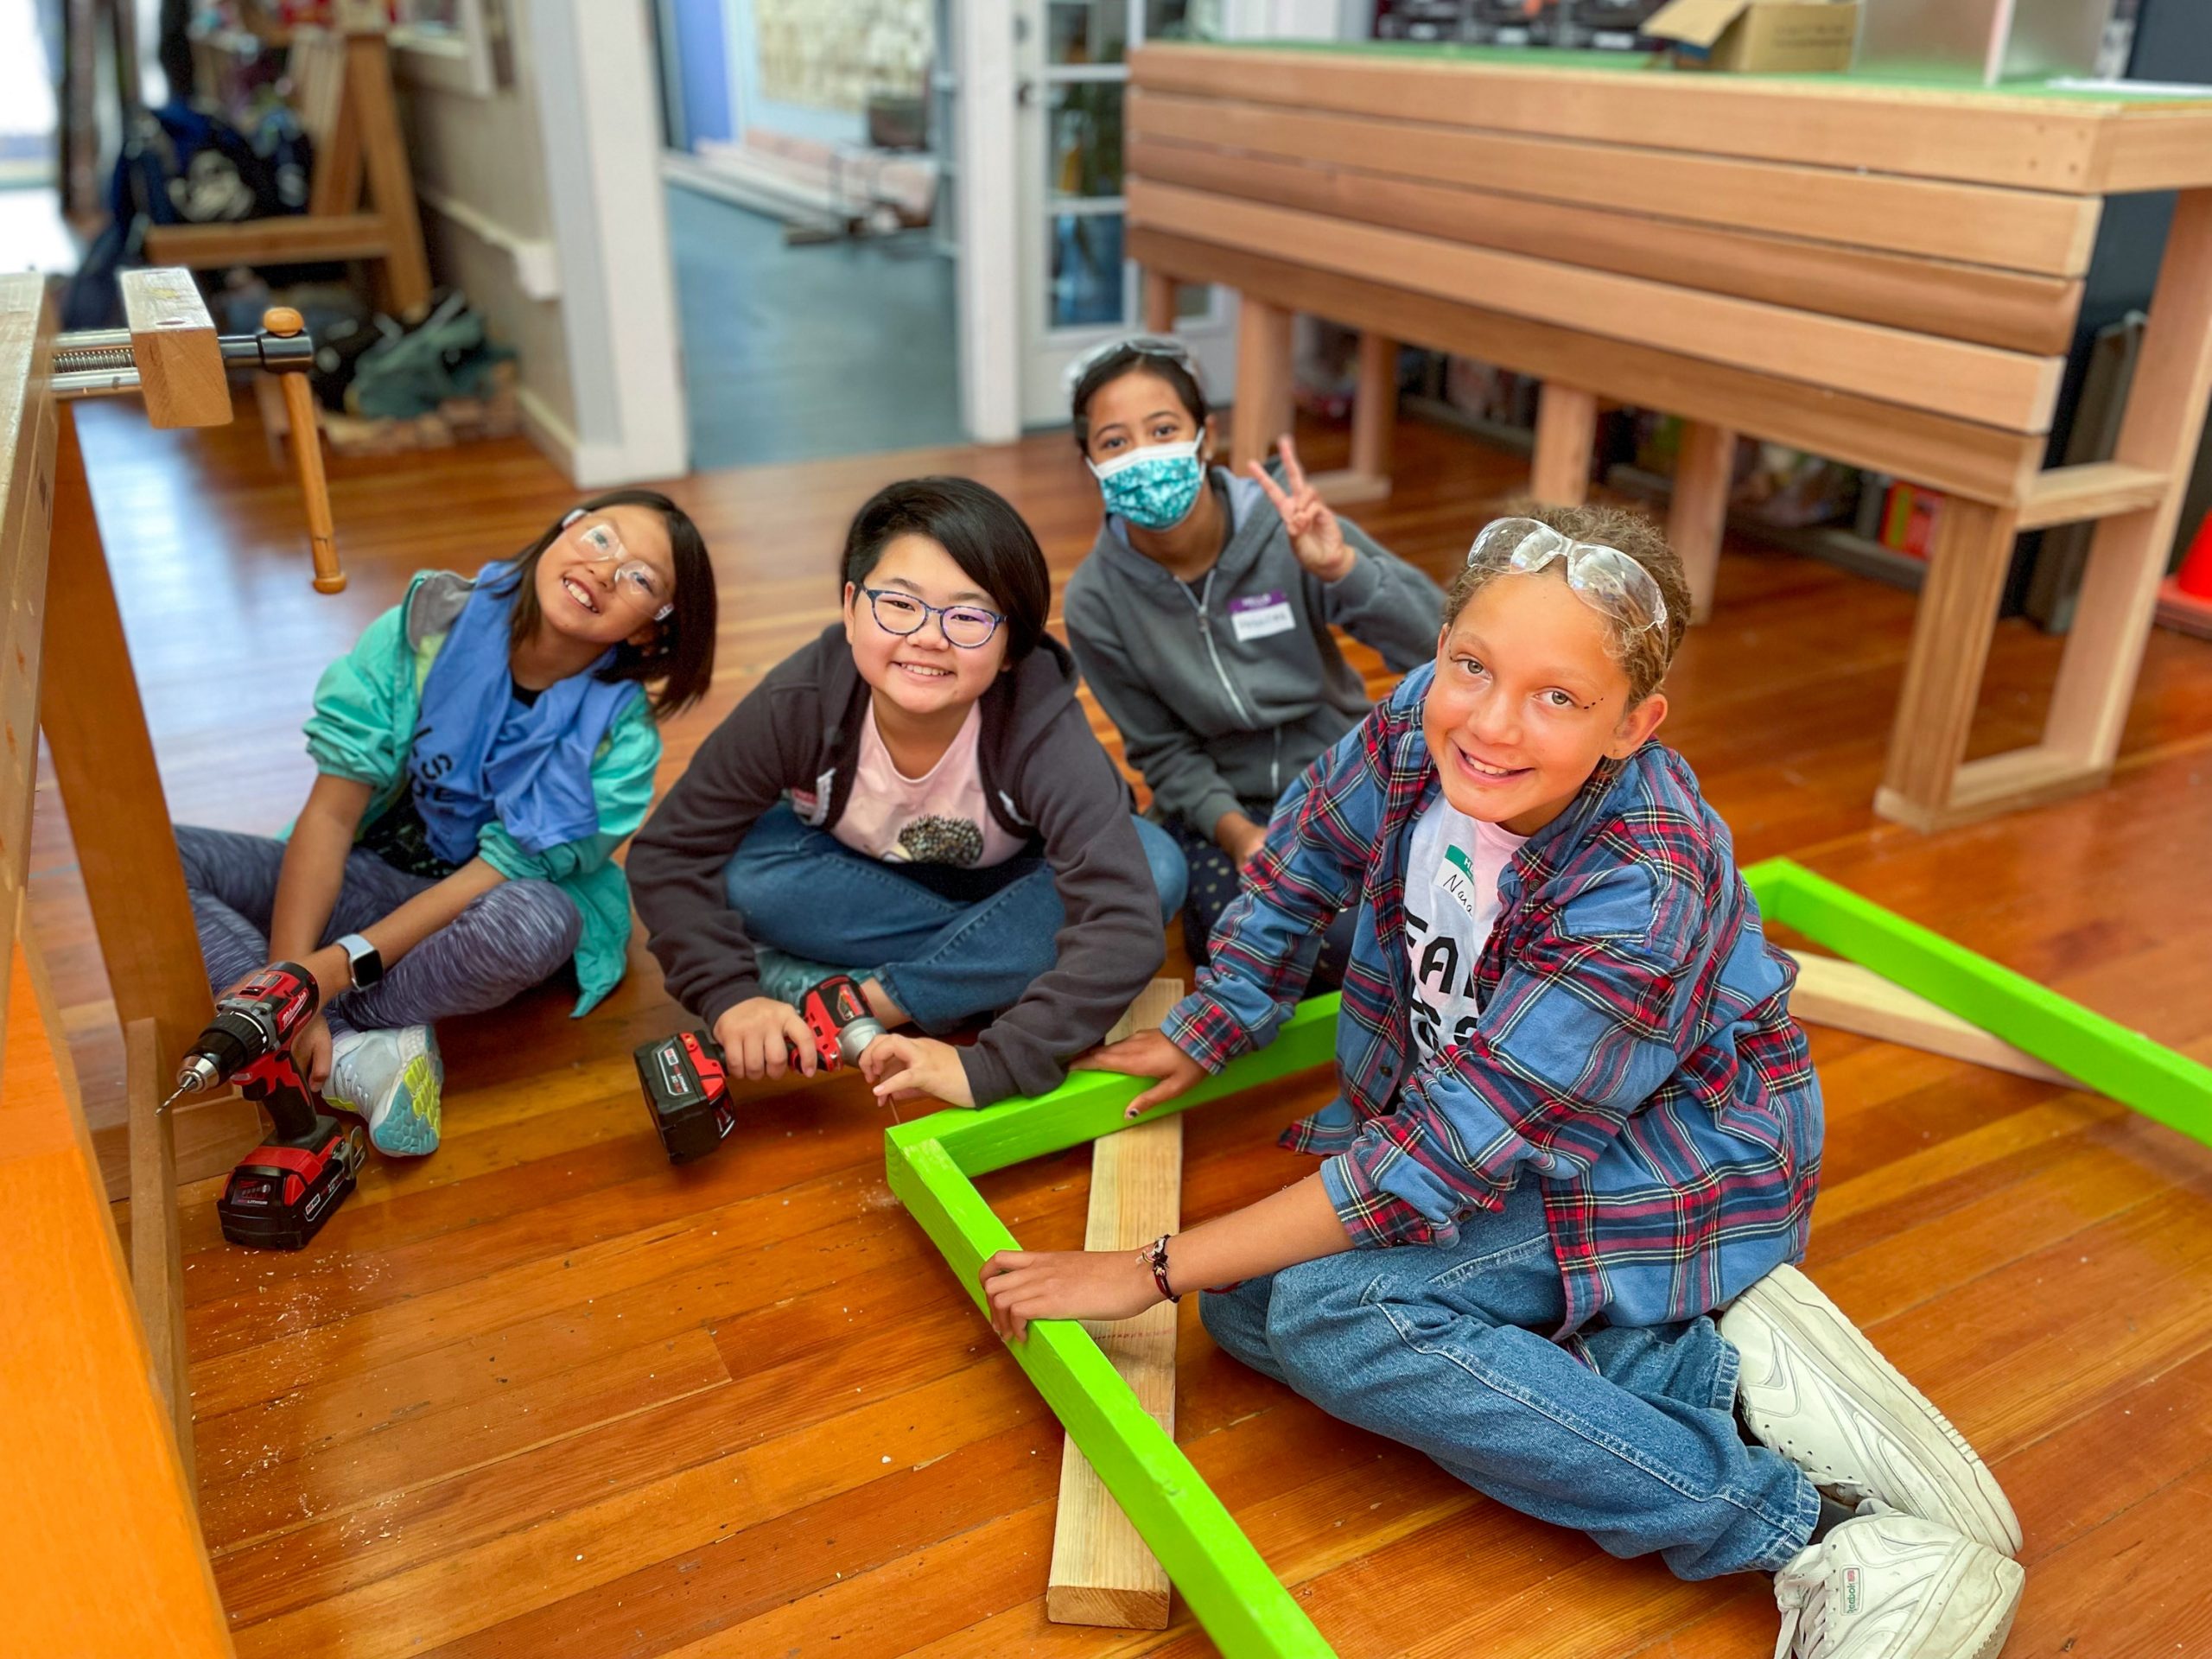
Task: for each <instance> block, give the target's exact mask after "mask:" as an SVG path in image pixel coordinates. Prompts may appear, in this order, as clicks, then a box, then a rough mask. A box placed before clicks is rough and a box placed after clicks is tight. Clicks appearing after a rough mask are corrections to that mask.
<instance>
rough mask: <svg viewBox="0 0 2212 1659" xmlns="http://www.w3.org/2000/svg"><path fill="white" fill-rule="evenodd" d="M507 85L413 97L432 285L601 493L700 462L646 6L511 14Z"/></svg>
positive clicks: (565, 0)
mask: <svg viewBox="0 0 2212 1659" xmlns="http://www.w3.org/2000/svg"><path fill="white" fill-rule="evenodd" d="M507 16H508V27H509V35H510V38H511V41H512V60H513V65H514V74H513V85H512V86H510V87H506V88H496V87H494V88H493V89H490V90H489V91H487V92H483V93H481V94H478V93H475V92H467V91H461V90H452V89H448V88H446V87H443V86H423V85H420V84H416V85H409V84H406V83H405V82H404V80H403V85H402V88H401V91H402V95H403V99H404V104H405V106H406V108H405V114H404V119H405V122H406V125H407V136H408V148H409V154H410V158H411V160H412V162H413V166H414V170H415V175H416V181H417V186H418V188H419V189H420V191H421V194H422V196H423V223H424V228H425V231H426V233H427V234H428V236H429V242H430V249H431V264H432V269H433V271H434V273H435V275H436V277H438V278H439V279H440V280H441V281H445V282H452V283H458V284H459V285H461V287H463V288H465V289H467V292H468V295H469V297H470V299H471V300H472V301H473V302H474V303H475V304H476V305H477V306H478V307H480V308H481V309H482V311H483V312H484V314H485V317H486V321H487V322H488V323H489V325H490V327H491V329H492V333H493V337H494V338H495V339H496V340H499V341H500V342H501V343H502V344H505V345H508V346H512V347H514V349H515V351H516V353H517V355H518V359H519V363H518V366H519V369H520V379H521V387H522V404H523V413H524V419H525V421H526V422H527V423H528V426H529V429H530V433H531V436H532V437H533V438H534V439H536V440H537V442H538V444H539V445H540V447H542V448H544V449H545V450H546V451H547V452H548V453H549V454H551V455H552V456H553V457H554V459H555V460H556V461H558V462H559V463H560V464H561V465H562V466H563V468H564V469H565V470H566V471H567V472H568V473H569V475H570V477H571V478H572V479H574V480H575V482H576V484H577V485H578V486H579V487H582V488H598V487H603V486H607V485H610V484H616V483H624V482H629V481H632V480H643V479H652V478H666V477H671V476H673V475H675V474H680V473H682V472H683V471H684V470H685V469H686V467H687V466H688V461H689V454H688V452H689V443H688V439H687V436H686V424H685V413H684V398H683V375H682V371H681V368H680V365H679V363H678V356H677V330H676V302H675V291H674V283H673V277H672V274H671V261H670V254H669V245H668V226H667V220H666V211H665V207H664V199H663V195H662V188H663V187H662V184H661V181H660V172H659V158H660V144H661V139H660V113H659V91H658V82H657V79H656V77H655V73H654V67H653V61H652V41H651V35H650V27H651V25H650V22H649V20H648V18H647V16H646V14H645V8H644V7H643V6H631V5H626V4H619V3H613V0H507Z"/></svg>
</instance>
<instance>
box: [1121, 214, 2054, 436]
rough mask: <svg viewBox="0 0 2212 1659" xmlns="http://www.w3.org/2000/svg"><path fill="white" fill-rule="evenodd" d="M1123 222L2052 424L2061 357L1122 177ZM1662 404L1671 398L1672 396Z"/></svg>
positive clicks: (1841, 385) (2016, 426) (1594, 329)
mask: <svg viewBox="0 0 2212 1659" xmlns="http://www.w3.org/2000/svg"><path fill="white" fill-rule="evenodd" d="M1128 214H1129V221H1130V223H1131V224H1132V225H1133V226H1155V227H1157V228H1159V229H1161V230H1166V231H1173V232H1179V233H1181V234H1184V235H1186V236H1192V237H1197V238H1204V239H1205V240H1208V241H1212V242H1218V243H1221V244H1223V245H1226V246H1229V247H1234V248H1242V249H1244V250H1246V251H1253V252H1262V251H1268V250H1269V249H1273V248H1279V247H1283V248H1287V247H1294V248H1297V249H1299V250H1300V251H1301V253H1302V255H1303V257H1304V258H1305V260H1306V262H1307V263H1308V264H1314V265H1317V266H1320V267H1322V268H1325V269H1327V270H1337V271H1340V272H1343V273H1344V274H1345V275H1347V276H1353V277H1374V276H1378V275H1381V274H1382V273H1385V272H1387V273H1389V280H1390V281H1391V282H1392V283H1394V284H1395V285H1397V286H1401V287H1404V288H1408V289H1414V290H1415V291H1417V292H1422V293H1428V294H1434V295H1437V296H1441V297H1445V298H1452V299H1459V298H1464V297H1465V296H1477V295H1478V296H1481V297H1482V299H1483V301H1484V303H1485V305H1486V306H1488V307H1490V308H1493V309H1496V310H1499V311H1506V312H1510V313H1512V314H1514V315H1519V316H1525V317H1532V318H1535V319H1537V320H1540V321H1545V322H1551V323H1556V324H1559V325H1561V326H1562V327H1572V328H1577V329H1581V330H1586V331H1587V332H1589V333H1591V334H1601V335H1606V336H1609V337H1611V338H1615V339H1619V340H1635V341H1638V342H1649V344H1651V345H1655V346H1660V347H1662V348H1664V349H1669V350H1672V351H1675V352H1679V353H1683V354H1685V355H1688V356H1693V357H1703V358H1707V359H1713V360H1715V361H1719V362H1723V363H1727V364H1730V365H1732V366H1735V367H1738V368H1745V369H1749V370H1751V371H1754V372H1758V373H1762V374H1767V375H1774V376H1779V377H1782V378H1790V379H1796V380H1802V381H1806V382H1808V383H1813V384H1816V385H1822V386H1828V387H1834V388H1837V389H1840V390H1842V391H1855V392H1859V393H1863V394H1865V395H1866V396H1867V397H1877V398H1880V399H1882V400H1883V401H1885V402H1889V403H1896V404H1904V405H1907V406H1909V407H1912V408H1919V409H1926V410H1930V411H1931V412H1935V411H1942V412H1947V413H1949V414H1953V415H1955V416H1958V417H1960V418H1961V419H1965V420H1968V421H1974V422H1977V423H1982V424H1986V425H1990V426H1996V427H2001V428H2005V429H2010V430H2012V431H2017V432H2044V431H2048V430H2049V429H2050V416H2051V409H2052V406H2053V404H2055V403H2056V399H2057V395H2058V382H2059V376H2060V373H2061V372H2062V371H2063V368H2064V366H2065V365H2064V360H2063V359H2060V358H2056V357H2050V358H2042V357H2029V356H2026V355H2024V354H2022V353H2016V352H2004V351H1999V350H1997V349H1996V348H1994V347H1993V346H1977V345H1974V344H1971V343H1968V342H1966V341H1961V340H1942V339H1939V338H1937V337H1936V336H1935V335H1932V334H1907V333H1905V332H1904V331H1903V330H1901V329H1896V328H1886V327H1879V326H1878V325H1875V324H1872V323H1865V322H1853V321H1847V320H1844V319H1841V318H1836V317H1827V316H1822V315H1819V314H1817V313H1815V312H1809V311H1799V310H1792V309H1789V308H1785V307H1782V306H1775V305H1767V304H1764V303H1762V302H1758V301H1753V300H1738V299H1733V298H1729V297H1726V296H1719V295H1713V294H1706V293H1700V292H1699V291H1697V290H1695V289H1685V288H1675V287H1671V286H1669V285H1666V284H1663V283H1650V282H1644V281H1642V280H1640V279H1638V278H1635V277H1615V276H1611V275H1609V274H1607V273H1605V272H1602V271H1595V270H1584V269H1582V268H1580V267H1579V266H1573V265H1561V264H1554V263H1553V262H1551V261H1548V260H1541V259H1530V258H1527V257H1522V255H1519V254H1510V253H1501V252H1497V251H1492V250H1490V249H1487V248H1477V247H1470V246H1468V245H1465V244H1462V243H1456V242H1445V241H1441V240H1439V239H1438V238H1433V237H1426V236H1416V235H1413V234H1411V233H1409V232H1402V231H1389V230H1383V229H1380V228H1377V227H1375V226H1365V225H1357V224H1353V223H1351V222H1350V221H1348V220H1344V219H1326V218H1323V217H1321V216H1320V215H1319V214H1314V213H1299V212H1295V211H1293V210H1290V209H1287V208H1278V207H1265V206H1262V205H1261V204H1259V203H1256V202H1249V201H1241V200H1234V199H1232V198H1230V197H1225V196H1219V195H1212V194H1204V193H1201V192H1198V191H1194V190H1186V189H1184V188H1181V187H1179V186H1176V185H1167V184H1156V183H1153V182H1152V181H1148V180H1143V179H1132V180H1130V181H1128ZM1659 406H1660V407H1662V408H1668V407H1671V405H1668V404H1661V405H1659Z"/></svg>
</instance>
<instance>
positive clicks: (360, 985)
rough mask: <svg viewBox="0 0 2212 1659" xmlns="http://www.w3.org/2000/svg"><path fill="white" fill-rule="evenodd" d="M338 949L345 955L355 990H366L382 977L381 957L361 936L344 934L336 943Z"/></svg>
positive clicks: (374, 947) (382, 962) (382, 961)
mask: <svg viewBox="0 0 2212 1659" xmlns="http://www.w3.org/2000/svg"><path fill="white" fill-rule="evenodd" d="M338 948H339V949H340V950H343V951H344V952H345V953H346V967H347V969H348V970H349V971H350V973H351V975H352V977H353V988H354V989H355V990H357V991H359V990H366V989H367V988H369V987H370V986H372V985H373V984H375V983H376V982H378V980H380V979H382V978H383V977H384V957H383V956H382V955H381V954H380V953H379V952H378V950H377V948H376V946H374V945H373V944H370V943H369V942H368V940H367V939H366V938H364V937H363V936H362V935H360V934H359V933H348V934H346V936H345V937H344V938H341V939H340V940H339V941H338Z"/></svg>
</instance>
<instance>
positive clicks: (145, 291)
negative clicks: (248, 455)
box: [123, 265, 231, 427]
mask: <svg viewBox="0 0 2212 1659" xmlns="http://www.w3.org/2000/svg"><path fill="white" fill-rule="evenodd" d="M123 315H124V319H125V321H126V322H127V324H128V326H129V327H130V356H131V360H132V361H133V362H135V363H137V365H138V393H139V397H140V399H141V401H143V403H144V404H145V405H146V418H147V419H148V420H149V421H150V422H152V423H154V424H155V425H156V426H159V427H175V426H226V425H228V424H229V423H230V419H231V386H230V381H229V378H227V377H226V375H225V373H224V372H223V348H222V346H219V344H217V343H216V339H215V320H214V318H213V317H211V316H209V315H207V302H205V301H203V300H202V299H201V298H200V289H199V286H198V284H196V283H194V281H193V280H192V273H191V272H190V271H188V270H180V269H178V268H177V267H175V266H173V265H168V266H156V267H153V268H152V269H149V270H126V271H124V273H123Z"/></svg>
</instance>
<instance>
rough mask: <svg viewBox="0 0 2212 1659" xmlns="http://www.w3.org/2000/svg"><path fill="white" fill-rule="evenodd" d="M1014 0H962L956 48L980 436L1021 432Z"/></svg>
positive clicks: (969, 401)
mask: <svg viewBox="0 0 2212 1659" xmlns="http://www.w3.org/2000/svg"><path fill="white" fill-rule="evenodd" d="M950 11H951V13H952V16H953V18H954V20H955V21H954V28H953V36H954V38H953V41H952V45H951V52H950V57H951V60H952V62H953V65H954V73H955V74H956V76H957V82H958V90H957V92H956V94H955V97H954V105H953V107H954V111H955V115H954V121H953V126H954V131H955V138H954V143H955V146H956V149H955V153H956V155H957V158H958V160H957V165H958V168H959V185H958V189H957V191H956V193H955V196H954V200H955V201H956V203H957V213H958V215H959V220H960V224H959V238H960V268H959V272H958V283H957V287H958V290H959V295H960V302H959V318H960V416H961V420H962V422H963V424H964V425H965V426H966V427H967V429H968V436H969V439H970V440H972V441H973V442H977V443H1006V442H1011V441H1012V440H1014V439H1015V438H1018V437H1020V435H1021V337H1022V328H1021V284H1020V260H1019V259H1018V258H1017V257H1016V253H1015V248H1016V244H1015V242H1014V238H1015V236H1016V234H1017V226H1018V225H1019V223H1020V190H1019V189H1018V188H1016V180H1015V175H1014V84H1015V78H1014V0H963V3H959V4H957V5H954V6H952V7H951V8H950Z"/></svg>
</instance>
